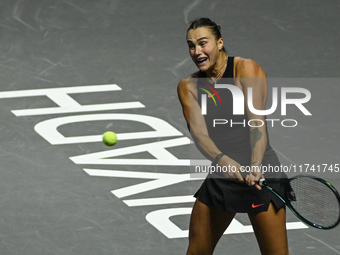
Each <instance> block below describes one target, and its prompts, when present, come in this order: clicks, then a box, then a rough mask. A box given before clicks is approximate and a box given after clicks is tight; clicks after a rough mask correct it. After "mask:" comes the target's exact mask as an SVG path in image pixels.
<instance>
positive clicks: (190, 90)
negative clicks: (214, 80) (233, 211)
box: [177, 76, 243, 181]
mask: <svg viewBox="0 0 340 255" xmlns="http://www.w3.org/2000/svg"><path fill="white" fill-rule="evenodd" d="M177 93H178V97H179V101H180V102H181V105H182V109H183V114H184V118H185V120H186V122H187V125H188V128H189V130H190V133H191V136H192V138H193V140H194V142H195V144H196V146H197V148H198V149H199V150H200V152H201V153H202V154H203V155H204V156H205V157H206V158H207V159H209V160H211V161H212V160H214V159H215V157H216V156H217V155H219V154H220V153H222V152H221V151H220V150H219V149H218V148H217V147H216V145H215V143H214V142H213V140H211V138H210V137H209V133H208V129H207V125H206V123H205V119H204V117H203V115H202V114H201V107H200V105H199V103H198V98H197V97H198V93H197V85H196V83H195V82H192V76H189V77H188V78H186V79H183V80H181V81H180V82H179V84H178V87H177ZM218 164H219V165H220V166H226V167H228V166H230V168H231V167H232V166H235V167H236V169H240V167H241V165H240V164H238V163H237V162H236V161H234V160H233V159H231V158H229V157H228V156H226V155H225V156H223V157H222V158H221V159H220V160H219V161H218ZM227 175H228V177H231V178H235V179H237V180H239V181H243V178H242V176H241V175H240V173H238V172H237V173H229V174H227Z"/></svg>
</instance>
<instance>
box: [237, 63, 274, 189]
mask: <svg viewBox="0 0 340 255" xmlns="http://www.w3.org/2000/svg"><path fill="white" fill-rule="evenodd" d="M237 71H238V73H237V81H238V82H239V84H240V85H241V87H242V89H243V94H244V98H245V109H246V113H247V116H248V120H249V121H250V122H249V132H250V147H251V165H250V167H251V169H252V170H253V171H252V172H253V175H254V176H255V177H248V178H246V182H248V183H249V184H251V183H252V182H254V183H257V182H258V180H259V179H260V178H262V177H263V176H262V172H261V169H260V165H261V163H262V159H263V155H264V153H265V150H266V146H267V132H266V121H265V116H264V115H257V114H254V113H253V112H251V111H250V109H249V105H248V103H249V102H248V97H249V96H250V95H249V88H252V105H253V107H254V108H255V109H256V110H265V107H266V103H267V96H268V86H267V78H266V74H265V72H264V70H263V69H262V68H261V66H260V65H259V64H258V63H256V62H255V61H253V60H251V59H241V60H240V61H238V64H237ZM256 187H257V188H258V189H261V187H260V186H258V185H256Z"/></svg>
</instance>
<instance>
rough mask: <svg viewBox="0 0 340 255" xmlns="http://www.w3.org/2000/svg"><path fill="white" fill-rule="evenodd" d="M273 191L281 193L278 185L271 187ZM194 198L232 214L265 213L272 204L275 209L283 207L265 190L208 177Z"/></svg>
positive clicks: (275, 197)
mask: <svg viewBox="0 0 340 255" xmlns="http://www.w3.org/2000/svg"><path fill="white" fill-rule="evenodd" d="M271 186H272V188H273V189H274V190H277V191H278V192H279V193H281V194H282V193H283V187H281V184H280V183H277V184H273V185H271ZM194 197H196V198H198V199H199V200H200V201H201V202H202V203H204V204H206V205H209V206H213V207H215V208H217V209H220V210H222V211H226V212H232V213H259V212H263V211H267V210H268V207H269V204H270V203H271V202H272V203H273V204H274V205H275V207H276V208H278V209H279V208H281V207H284V205H285V204H284V203H283V202H282V201H281V200H280V199H279V198H278V197H277V196H275V195H274V194H272V193H271V192H270V191H269V190H267V189H266V188H263V189H262V190H258V189H256V188H254V187H249V186H248V185H247V184H245V183H240V182H236V181H232V180H228V179H223V178H214V177H213V176H208V177H207V178H206V179H205V181H204V182H203V184H202V186H201V187H200V189H199V190H198V191H197V192H196V194H195V195H194Z"/></svg>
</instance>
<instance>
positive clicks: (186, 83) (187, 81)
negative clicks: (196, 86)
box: [177, 72, 198, 91]
mask: <svg viewBox="0 0 340 255" xmlns="http://www.w3.org/2000/svg"><path fill="white" fill-rule="evenodd" d="M197 78H198V72H195V73H192V74H190V75H189V76H187V77H185V78H184V79H182V80H180V82H179V83H178V86H177V88H178V90H179V91H180V90H190V86H191V85H192V84H193V83H192V80H193V79H197Z"/></svg>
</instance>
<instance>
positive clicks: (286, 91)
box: [198, 82, 312, 127]
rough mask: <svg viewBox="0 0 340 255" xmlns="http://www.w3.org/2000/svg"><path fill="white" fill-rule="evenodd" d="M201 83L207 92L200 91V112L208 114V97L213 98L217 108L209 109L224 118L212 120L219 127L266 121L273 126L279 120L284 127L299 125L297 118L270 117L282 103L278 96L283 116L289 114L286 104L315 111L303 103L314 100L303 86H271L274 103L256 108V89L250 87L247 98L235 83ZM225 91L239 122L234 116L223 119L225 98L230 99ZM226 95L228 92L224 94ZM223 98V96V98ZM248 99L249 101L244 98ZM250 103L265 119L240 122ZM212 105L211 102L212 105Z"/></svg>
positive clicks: (251, 108)
mask: <svg viewBox="0 0 340 255" xmlns="http://www.w3.org/2000/svg"><path fill="white" fill-rule="evenodd" d="M199 84H200V86H199V87H198V88H199V89H200V90H202V91H204V92H206V94H205V93H201V99H200V100H201V114H202V115H207V114H208V105H209V104H208V100H209V98H211V99H212V100H213V102H214V104H215V106H218V107H217V108H216V109H213V110H211V109H209V110H210V111H214V116H221V118H214V119H213V120H212V125H213V127H216V126H217V125H228V126H230V127H233V126H235V125H243V126H244V127H246V126H249V127H261V126H263V125H264V124H265V123H264V121H265V122H266V125H268V126H270V127H274V126H275V124H276V123H280V124H281V126H283V127H296V126H297V125H298V121H297V120H296V119H277V118H268V115H270V114H273V113H274V112H275V111H276V110H277V108H278V105H279V99H280V107H281V116H286V115H287V105H294V106H295V107H296V108H297V109H298V110H299V111H301V112H302V113H303V114H304V115H305V116H311V115H312V114H311V113H310V112H309V111H308V110H307V108H306V107H305V106H304V104H306V103H307V102H308V101H309V100H310V99H311V93H310V91H309V90H308V89H305V88H301V87H281V88H278V87H272V89H271V91H270V90H268V94H269V93H271V98H272V105H271V107H270V108H269V109H264V110H260V109H256V108H255V107H254V97H253V94H256V93H253V92H254V91H253V88H252V87H248V88H247V93H246V94H247V98H245V95H244V93H243V92H242V90H241V89H240V88H239V87H237V86H235V85H232V84H215V85H214V87H212V86H210V85H207V84H204V83H201V82H199ZM202 85H204V86H205V87H206V88H209V89H210V90H211V91H212V92H213V94H212V93H211V92H210V91H209V90H207V89H206V88H202V87H203V86H202ZM279 89H280V95H281V96H280V97H279V95H278V91H279ZM223 90H229V92H230V93H229V95H231V99H232V116H235V117H238V118H237V119H238V121H237V122H236V121H235V120H234V119H233V118H229V119H227V118H223V117H224V116H222V115H223V112H224V110H225V109H223V108H222V106H223V104H222V102H223V100H230V99H229V98H224V97H223V96H221V94H222V93H223ZM224 95H225V94H224ZM214 96H216V97H217V99H218V100H219V102H220V105H218V104H217V102H216V99H215V98H214ZM221 97H222V98H221ZM245 100H247V101H245ZM246 103H247V106H248V109H249V111H250V112H251V113H253V114H254V115H257V116H266V118H265V120H264V121H263V120H261V119H248V120H247V119H246V118H244V119H243V120H242V121H241V122H240V121H239V116H242V115H244V116H246V112H245V105H246ZM210 105H211V104H210ZM216 111H220V112H221V114H220V115H218V114H216ZM255 123H259V124H257V125H254V124H255Z"/></svg>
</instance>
